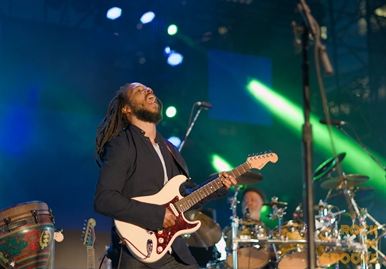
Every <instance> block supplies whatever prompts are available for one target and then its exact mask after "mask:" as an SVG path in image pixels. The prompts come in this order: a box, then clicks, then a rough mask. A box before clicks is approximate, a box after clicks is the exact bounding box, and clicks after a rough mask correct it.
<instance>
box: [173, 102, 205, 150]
mask: <svg viewBox="0 0 386 269" xmlns="http://www.w3.org/2000/svg"><path fill="white" fill-rule="evenodd" d="M202 108H203V107H202V106H200V107H199V108H198V110H197V112H196V115H195V116H194V118H193V120H192V122H191V123H190V126H189V128H188V130H187V131H186V134H185V137H184V139H183V140H182V142H181V144H180V146H179V147H178V150H179V151H180V152H181V150H182V147H183V146H184V144H185V141H186V139H187V138H188V136H189V134H190V132H191V131H192V129H193V126H194V123H195V122H196V120H197V118H198V116H199V115H200V113H201V110H202Z"/></svg>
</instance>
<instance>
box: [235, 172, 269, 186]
mask: <svg viewBox="0 0 386 269" xmlns="http://www.w3.org/2000/svg"><path fill="white" fill-rule="evenodd" d="M236 180H237V184H242V185H248V184H255V183H258V182H260V181H262V180H263V175H262V174H260V173H257V172H252V171H249V172H246V173H244V174H242V175H241V176H238V177H237V178H236Z"/></svg>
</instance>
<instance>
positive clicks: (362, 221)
mask: <svg viewBox="0 0 386 269" xmlns="http://www.w3.org/2000/svg"><path fill="white" fill-rule="evenodd" d="M344 193H345V195H348V196H349V199H350V201H351V205H352V207H353V208H354V211H355V213H356V215H357V218H358V223H359V227H360V228H359V233H358V235H359V243H360V244H361V245H362V248H361V266H360V268H361V269H368V268H369V266H368V264H367V262H366V257H367V254H368V250H367V234H366V231H367V224H366V218H365V217H363V216H362V214H361V213H360V211H359V209H358V205H357V203H356V202H355V199H354V192H353V191H351V190H350V189H348V188H345V189H344Z"/></svg>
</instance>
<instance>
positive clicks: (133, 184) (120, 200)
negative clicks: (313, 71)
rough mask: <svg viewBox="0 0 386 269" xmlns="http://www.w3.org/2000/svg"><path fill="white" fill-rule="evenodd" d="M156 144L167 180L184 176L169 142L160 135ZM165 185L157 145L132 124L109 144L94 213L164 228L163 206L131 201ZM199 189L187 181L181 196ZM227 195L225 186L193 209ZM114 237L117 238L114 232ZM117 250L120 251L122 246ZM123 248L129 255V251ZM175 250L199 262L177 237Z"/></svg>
mask: <svg viewBox="0 0 386 269" xmlns="http://www.w3.org/2000/svg"><path fill="white" fill-rule="evenodd" d="M155 141H156V142H157V143H158V145H159V147H160V150H161V153H162V156H163V158H164V161H165V165H166V170H167V176H168V179H171V178H172V177H174V176H176V175H179V174H181V173H182V171H181V169H180V168H179V165H177V164H176V162H175V161H174V159H173V156H172V155H171V153H170V152H169V150H168V148H167V147H166V145H165V141H166V140H164V138H163V137H162V136H161V135H160V134H159V133H157V137H156V140H155ZM166 143H168V142H166ZM168 145H169V148H170V149H171V150H172V152H173V154H174V156H175V157H176V158H177V160H178V162H179V163H180V164H181V166H182V167H184V170H185V171H187V167H186V163H185V161H184V159H183V158H182V156H181V154H180V153H179V151H178V150H177V149H176V148H175V147H174V146H173V145H171V144H170V143H169V144H168ZM206 183H207V182H205V183H203V184H202V185H204V184H206ZM163 185H164V172H163V167H162V163H161V161H160V159H159V157H158V155H157V152H156V151H155V149H154V146H153V145H152V143H151V142H150V140H149V138H148V137H146V136H144V131H142V130H141V129H139V128H138V127H136V126H134V125H129V126H128V128H126V129H125V130H124V131H121V132H120V133H119V135H118V136H116V137H114V138H112V139H111V141H110V142H109V143H108V144H107V147H106V150H105V158H104V162H103V165H102V167H101V170H100V173H99V178H98V183H97V186H96V192H95V197H94V208H95V211H96V212H98V213H102V214H104V215H106V216H109V217H111V218H113V219H116V220H120V221H125V222H129V223H132V224H135V225H138V226H140V227H143V228H145V229H148V230H154V231H156V230H158V229H162V226H163V219H164V215H165V210H166V209H165V207H164V206H162V205H156V204H149V203H142V202H139V201H136V200H133V199H130V198H133V197H138V196H147V195H154V194H156V193H158V192H159V191H160V190H161V189H162V187H163ZM199 187H200V186H199V185H196V184H194V183H192V182H191V181H186V182H185V183H184V184H181V186H180V193H181V195H182V196H186V195H187V194H189V193H191V192H192V191H193V190H195V189H197V188H199ZM227 193H228V191H227V190H226V189H225V187H222V188H220V189H219V190H218V191H216V192H215V193H213V194H211V195H209V196H208V197H206V198H205V199H203V200H202V201H200V202H198V203H197V204H196V205H195V206H193V207H192V209H194V208H199V207H201V206H203V205H204V204H206V203H208V202H209V201H210V200H211V199H215V198H219V197H222V196H224V195H226V194H227ZM113 236H115V235H114V233H113ZM114 241H115V240H114V237H113V242H114ZM116 247H117V248H119V246H116ZM124 249H125V252H127V253H128V250H127V249H126V248H124ZM172 250H173V251H174V252H175V253H176V254H177V255H178V256H179V258H180V259H181V260H182V261H183V262H185V263H187V264H192V263H196V261H195V259H194V258H193V256H192V255H191V253H190V251H189V249H188V247H187V245H186V242H185V240H184V239H183V238H182V237H178V238H176V240H175V241H174V242H173V244H172ZM163 263H164V259H163V258H161V259H160V260H159V261H157V262H156V263H152V264H147V265H148V266H149V267H151V268H159V267H161V266H162V264H163Z"/></svg>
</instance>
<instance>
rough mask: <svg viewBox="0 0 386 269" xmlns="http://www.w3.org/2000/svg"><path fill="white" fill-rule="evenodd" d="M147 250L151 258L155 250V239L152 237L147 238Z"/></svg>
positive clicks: (148, 256)
mask: <svg viewBox="0 0 386 269" xmlns="http://www.w3.org/2000/svg"><path fill="white" fill-rule="evenodd" d="M146 250H147V258H150V255H151V253H152V252H153V241H152V240H151V239H148V240H147V243H146Z"/></svg>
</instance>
